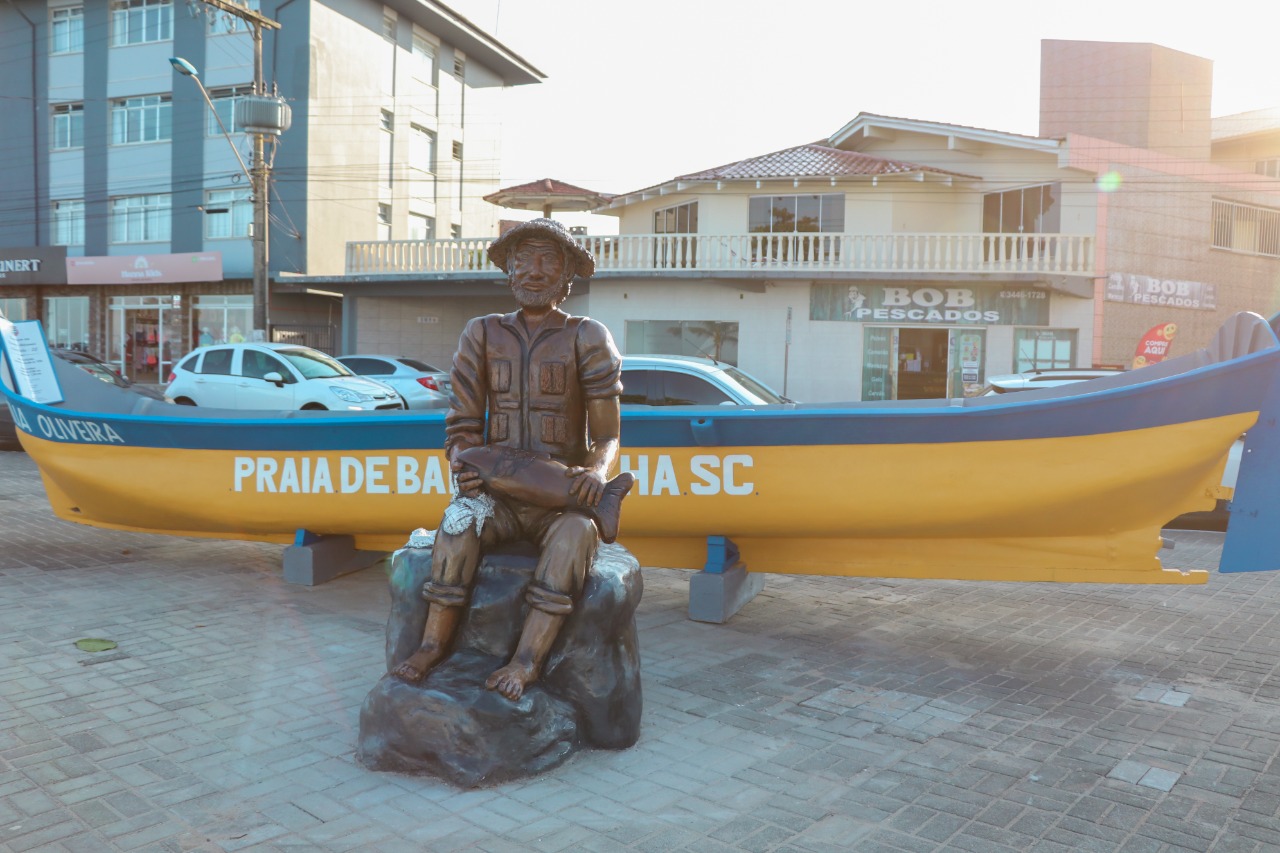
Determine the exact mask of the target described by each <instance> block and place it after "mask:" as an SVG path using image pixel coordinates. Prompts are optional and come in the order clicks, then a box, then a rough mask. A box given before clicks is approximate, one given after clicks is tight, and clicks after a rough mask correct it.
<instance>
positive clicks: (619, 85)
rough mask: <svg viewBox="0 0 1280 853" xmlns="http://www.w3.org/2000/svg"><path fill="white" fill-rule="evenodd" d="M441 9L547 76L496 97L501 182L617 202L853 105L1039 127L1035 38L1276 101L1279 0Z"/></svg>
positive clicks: (811, 1) (782, 139)
mask: <svg viewBox="0 0 1280 853" xmlns="http://www.w3.org/2000/svg"><path fill="white" fill-rule="evenodd" d="M443 2H445V3H446V5H449V6H451V7H452V8H453V9H455V10H456V11H458V12H460V13H461V14H463V15H464V16H466V17H467V18H469V19H470V20H471V21H472V22H473V23H475V24H476V25H478V26H479V27H480V28H481V29H483V30H486V31H488V32H490V33H493V34H494V35H496V36H497V38H498V39H499V40H500V41H502V42H503V43H504V44H506V45H507V46H508V47H509V48H511V49H512V50H514V51H515V52H516V53H518V54H519V55H520V56H522V57H523V58H524V59H525V60H526V61H528V62H529V63H531V64H532V65H533V66H534V67H536V68H538V69H539V70H541V71H542V72H543V73H545V74H546V75H547V78H546V79H545V80H544V81H543V82H541V83H538V84H533V85H525V86H515V87H511V88H510V89H508V90H507V91H506V92H505V93H504V98H503V101H504V102H503V113H502V115H501V116H500V117H498V118H495V120H498V121H501V123H502V135H503V142H502V145H503V155H502V164H501V179H500V180H501V185H502V186H511V185H514V184H520V183H525V182H527V181H532V180H536V179H538V178H557V179H559V180H562V181H567V182H569V183H571V184H576V185H578V186H582V187H586V188H588V189H592V190H597V191H601V192H609V193H621V192H628V191H631V190H637V189H642V188H644V187H648V186H652V185H654V184H658V183H662V182H664V181H666V180H669V179H670V178H674V177H676V176H677V175H682V174H687V173H690V172H695V171H700V170H703V169H706V168H710V167H713V166H719V165H722V164H725V163H731V162H734V161H736V160H741V159H744V158H746V157H752V156H756V155H760V154H766V153H769V152H771V151H777V150H780V149H783V148H789V147H791V146H794V145H800V144H803V143H806V142H814V141H818V140H821V139H824V138H825V137H827V136H829V135H830V134H832V133H834V132H835V131H836V130H838V129H839V128H840V127H842V126H843V125H844V124H845V123H846V122H848V121H850V120H851V119H853V118H854V117H855V116H856V115H857V114H858V113H860V112H868V113H877V114H881V115H890V116H898V117H903V118H912V119H922V120H927V121H940V122H946V123H953V124H963V125H971V126H975V127H983V128H989V129H992V130H1002V131H1009V132H1013V133H1025V134H1035V133H1036V132H1037V130H1038V121H1039V103H1038V96H1039V76H1040V40H1041V39H1079V40H1089V41H1133V42H1153V43H1155V44H1160V45H1163V46H1165V47H1170V48H1174V49H1176V50H1180V51H1184V52H1186V53H1191V54H1194V55H1196V56H1200V57H1203V58H1205V59H1210V60H1213V62H1214V90H1213V114H1214V115H1215V116H1220V115H1230V114H1232V113H1238V112H1245V111H1248V110H1255V109H1262V108H1266V107H1275V106H1280V73H1277V67H1276V59H1277V57H1280V3H1277V2H1275V0H1215V2H1212V3H1209V2H1189V0H1159V2H1150V1H1149V0H1105V2H1104V0H1067V2H1061V3H1053V4H1050V3H1029V2H1027V0H967V2H945V0H889V2H884V3H869V2H860V0H772V1H771V2H759V0H646V2H643V3H635V2H622V0H443ZM469 120H470V119H469ZM504 215H508V214H504ZM532 215H535V214H530V213H525V212H515V211H513V212H510V214H509V217H510V218H513V219H524V218H528V217H529V216H532ZM557 218H561V219H563V220H564V221H565V222H567V223H568V224H587V225H589V227H590V228H591V230H592V231H593V232H597V233H608V232H616V230H617V228H616V218H614V217H598V216H590V215H588V214H563V215H560V214H557Z"/></svg>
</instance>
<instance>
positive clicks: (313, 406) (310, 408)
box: [302, 403, 329, 412]
mask: <svg viewBox="0 0 1280 853" xmlns="http://www.w3.org/2000/svg"><path fill="white" fill-rule="evenodd" d="M302 411H304V412H327V411H329V409H328V408H327V407H326V406H322V405H320V404H319V403H307V404H306V405H305V406H303V407H302Z"/></svg>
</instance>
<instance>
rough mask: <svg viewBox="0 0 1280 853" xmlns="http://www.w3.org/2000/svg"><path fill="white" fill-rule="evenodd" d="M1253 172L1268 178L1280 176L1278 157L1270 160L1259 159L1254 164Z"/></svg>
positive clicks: (1279, 158)
mask: <svg viewBox="0 0 1280 853" xmlns="http://www.w3.org/2000/svg"><path fill="white" fill-rule="evenodd" d="M1253 170H1254V171H1255V172H1257V173H1258V174H1259V175H1266V176H1267V177H1268V178H1280V157H1276V158H1274V159H1271V160H1259V161H1258V162H1257V163H1255V164H1254V169H1253Z"/></svg>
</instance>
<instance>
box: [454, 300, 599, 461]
mask: <svg viewBox="0 0 1280 853" xmlns="http://www.w3.org/2000/svg"><path fill="white" fill-rule="evenodd" d="M451 378H452V382H453V399H452V400H451V407H450V409H449V413H448V414H447V415H446V416H445V433H446V439H445V447H446V449H447V450H450V451H451V450H452V449H453V447H454V446H459V447H473V446H476V445H479V444H481V443H488V444H492V445H498V446H503V447H514V448H518V449H520V450H529V451H533V452H535V453H541V454H546V455H547V456H550V457H551V458H552V459H555V460H557V461H559V462H563V463H564V464H566V465H579V464H582V462H583V460H584V459H585V457H586V451H587V423H586V402H587V401H588V400H592V399H599V398H604V397H616V396H618V395H620V394H621V393H622V357H621V356H620V355H619V354H618V349H617V347H616V346H615V345H614V342H613V337H612V336H611V335H610V334H609V330H608V329H607V328H606V327H605V326H604V324H603V323H600V322H598V321H596V320H592V319H590V318H588V317H571V316H569V315H568V314H565V313H564V312H563V311H560V310H553V311H552V312H551V313H550V314H549V315H548V316H547V317H546V318H545V319H544V320H543V322H542V325H541V326H540V327H539V328H538V330H537V332H536V333H535V334H534V335H532V336H530V334H529V332H528V330H527V329H526V328H525V324H524V322H523V320H522V318H521V317H520V314H519V312H513V313H511V314H489V315H487V316H484V317H476V318H475V319H473V320H471V321H470V322H468V323H467V326H466V328H465V329H464V330H463V332H462V337H461V338H460V339H459V341H458V352H457V354H456V355H455V356H454V360H453V371H452V376H451ZM486 414H487V418H486ZM486 426H487V430H486Z"/></svg>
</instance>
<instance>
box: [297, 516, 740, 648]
mask: <svg viewBox="0 0 1280 853" xmlns="http://www.w3.org/2000/svg"><path fill="white" fill-rule="evenodd" d="M354 541H355V540H354V539H353V538H352V537H351V536H346V535H331V534H321V533H315V532H313V531H310V530H306V529H304V528H299V529H298V531H297V532H296V533H295V534H294V539H293V544H292V545H290V546H289V547H287V548H285V549H284V580H285V582H286V583H295V584H300V585H302V586H318V585H319V584H322V583H327V582H329V581H331V580H333V579H334V578H337V577H341V576H342V575H346V574H351V573H352V572H358V571H360V570H361V569H365V568H368V567H369V566H371V565H373V564H374V563H376V562H378V561H379V560H381V559H384V558H385V557H387V556H388V554H386V553H385V552H382V551H361V550H358V549H357V548H356V547H355V544H354ZM762 589H764V575H761V574H757V573H752V572H748V571H747V567H746V564H744V563H743V562H742V560H741V559H739V555H738V546H737V545H736V544H735V543H734V541H733V540H732V539H730V538H729V537H727V536H708V537H707V562H706V566H705V567H704V568H703V570H702V571H700V572H697V573H695V574H694V575H693V576H692V577H690V579H689V618H690V619H692V620H694V621H695V622H713V623H715V624H718V625H722V624H724V623H725V622H728V621H729V618H730V617H732V616H733V615H734V614H735V613H737V612H738V611H739V610H741V609H742V608H743V606H744V605H745V604H746V603H747V602H749V601H750V600H751V599H753V598H755V597H756V594H757V593H759V592H760V590H762Z"/></svg>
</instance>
